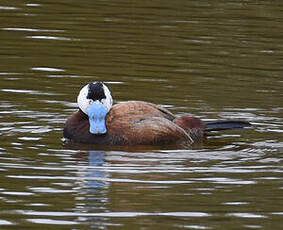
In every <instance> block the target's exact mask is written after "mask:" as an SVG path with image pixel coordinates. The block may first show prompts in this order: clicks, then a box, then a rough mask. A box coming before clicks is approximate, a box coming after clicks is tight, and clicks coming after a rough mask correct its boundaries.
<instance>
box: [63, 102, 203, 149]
mask: <svg viewBox="0 0 283 230" xmlns="http://www.w3.org/2000/svg"><path fill="white" fill-rule="evenodd" d="M89 127H90V125H89V119H88V116H87V115H86V114H84V113H83V112H82V111H81V110H79V111H78V112H76V113H74V114H73V115H72V116H71V117H70V118H69V119H68V120H67V122H66V124H65V128H64V137H65V138H68V139H69V140H71V141H73V142H77V143H86V144H95V145H186V146H187V145H191V144H192V143H193V142H194V141H196V140H199V139H201V138H202V136H203V134H204V124H203V122H201V121H200V120H199V119H197V118H192V117H190V116H189V115H183V116H180V117H176V116H175V115H173V114H172V113H171V112H170V111H168V110H167V109H165V108H162V107H160V106H158V105H155V104H152V103H149V102H144V101H128V102H124V103H120V104H116V105H114V106H113V107H112V108H111V109H110V111H109V113H108V114H107V116H106V127H107V133H105V134H100V135H97V134H92V133H90V132H89Z"/></svg>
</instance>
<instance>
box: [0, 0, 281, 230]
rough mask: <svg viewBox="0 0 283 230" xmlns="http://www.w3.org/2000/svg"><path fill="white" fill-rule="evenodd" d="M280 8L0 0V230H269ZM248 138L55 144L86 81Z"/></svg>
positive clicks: (276, 179) (277, 131)
mask: <svg viewBox="0 0 283 230" xmlns="http://www.w3.org/2000/svg"><path fill="white" fill-rule="evenodd" d="M282 9H283V4H282V3H280V2H279V1H276V2H275V1H237V0H235V1H213V2H211V1H183V0H179V1H175V2H174V3H173V2H172V1H165V0H163V1H126V0H125V1H123V0H118V1H87V0H85V1H79V2H78V1H68V2H66V1H0V35H1V36H0V47H1V49H0V207H1V209H0V228H1V229H21V230H22V229H40V228H43V229H47V228H48V229H56V230H57V229H90V228H92V229H173V228H174V229H280V227H281V226H282V224H283V223H282V215H283V212H282V211H283V210H282V198H283V193H282V189H283V187H282V171H283V170H282V168H283V167H282V159H281V158H282V156H281V155H282V152H283V151H282V150H283V139H282V127H283V125H282V124H283V123H282V121H283V116H282V114H283V112H282V110H283V104H282V101H283V100H282V99H283V95H282V89H283V87H282V83H283V80H282V70H283V67H282V54H283V42H282V36H283V32H282V30H281V28H282V25H283V16H282ZM93 80H101V81H106V82H108V84H109V86H110V88H111V89H112V92H113V96H114V100H115V102H116V103H117V102H121V101H126V100H130V99H134V100H146V101H151V102H154V103H157V104H161V105H163V106H164V107H166V108H168V109H170V110H171V111H172V112H174V113H176V114H182V113H186V112H188V113H191V114H194V115H195V116H197V117H200V118H202V119H205V120H210V119H226V118H235V119H236V118H237V119H243V120H248V121H250V122H252V124H253V126H254V127H253V128H252V129H248V130H234V131H226V132H221V133H215V134H214V135H212V136H210V137H209V138H208V139H206V140H205V141H204V143H203V144H202V145H200V146H196V147H194V148H193V149H188V150H183V149H174V148H173V149H172V148H166V147H160V148H150V147H147V148H136V147H132V148H127V147H126V148H112V147H109V148H107V149H96V148H95V147H89V146H81V145H75V146H74V145H71V146H70V145H65V144H64V143H63V142H62V128H63V125H64V122H65V120H66V119H67V118H68V116H70V114H72V113H73V112H75V111H76V103H75V102H76V97H77V93H78V92H79V90H80V88H81V87H82V86H83V85H84V84H86V83H87V82H89V81H93Z"/></svg>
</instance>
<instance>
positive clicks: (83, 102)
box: [77, 82, 113, 114]
mask: <svg viewBox="0 0 283 230" xmlns="http://www.w3.org/2000/svg"><path fill="white" fill-rule="evenodd" d="M95 83H97V82H93V84H95ZM102 85H103V91H104V94H105V97H106V98H103V99H101V100H92V99H89V98H87V96H88V95H89V84H87V85H85V86H84V87H83V88H82V89H81V91H80V93H79V95H78V98H77V102H78V106H79V108H80V109H81V110H82V111H83V112H84V113H85V114H88V112H87V111H88V108H89V107H90V106H91V105H92V104H93V103H101V104H103V105H104V106H105V107H106V109H107V110H108V111H109V110H110V109H111V107H112V103H113V99H112V96H111V92H110V90H109V89H108V87H107V86H106V85H105V84H103V83H102Z"/></svg>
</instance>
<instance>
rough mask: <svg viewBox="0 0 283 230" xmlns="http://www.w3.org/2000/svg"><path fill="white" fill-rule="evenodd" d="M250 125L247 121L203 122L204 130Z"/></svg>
mask: <svg viewBox="0 0 283 230" xmlns="http://www.w3.org/2000/svg"><path fill="white" fill-rule="evenodd" d="M251 126H252V125H251V124H250V123H249V122H247V121H235V120H231V121H229V120H228V121H208V122H205V132H210V131H219V130H226V129H242V128H247V127H251Z"/></svg>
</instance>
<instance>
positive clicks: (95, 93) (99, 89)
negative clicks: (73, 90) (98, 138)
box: [77, 82, 113, 134]
mask: <svg viewBox="0 0 283 230" xmlns="http://www.w3.org/2000/svg"><path fill="white" fill-rule="evenodd" d="M77 102H78V106H79V108H80V109H81V111H83V112H84V113H85V114H86V115H88V119H89V132H90V133H92V134H105V133H106V132H107V128H106V124H105V119H106V115H107V113H108V112H109V110H110V109H111V107H112V103H113V99H112V96H111V92H110V90H109V89H108V87H107V86H106V85H105V84H103V83H102V82H91V83H89V84H87V85H85V86H84V87H83V88H82V89H81V91H80V93H79V95H78V99H77Z"/></svg>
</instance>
